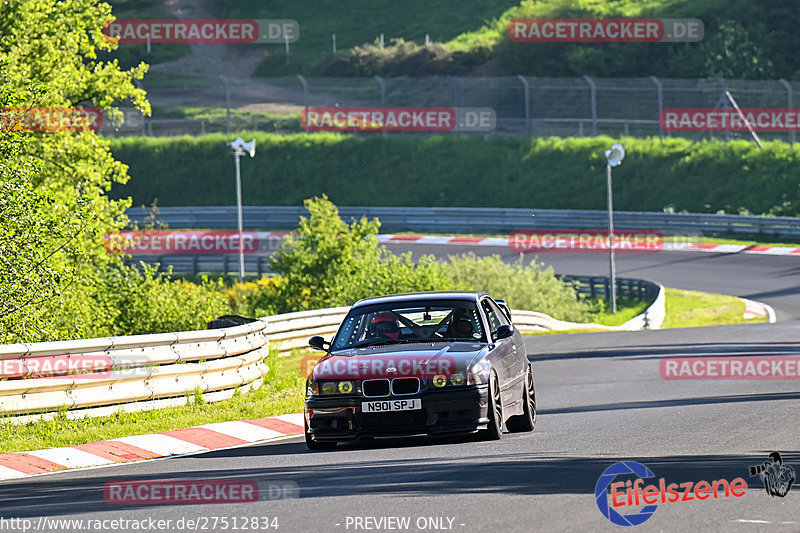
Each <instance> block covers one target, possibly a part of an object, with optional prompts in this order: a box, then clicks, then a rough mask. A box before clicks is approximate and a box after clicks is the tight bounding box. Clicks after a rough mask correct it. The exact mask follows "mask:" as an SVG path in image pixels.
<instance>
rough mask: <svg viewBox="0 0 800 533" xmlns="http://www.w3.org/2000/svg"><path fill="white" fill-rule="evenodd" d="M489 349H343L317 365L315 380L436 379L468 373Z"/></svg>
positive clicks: (455, 345)
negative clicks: (441, 376)
mask: <svg viewBox="0 0 800 533" xmlns="http://www.w3.org/2000/svg"><path fill="white" fill-rule="evenodd" d="M487 352H488V347H487V345H486V344H485V343H475V342H450V343H441V342H437V343H430V342H428V343H417V344H392V345H387V346H368V347H364V348H353V349H348V350H339V351H336V352H334V353H330V354H328V355H326V356H324V357H323V358H322V359H320V360H319V362H317V364H316V365H315V366H314V370H313V374H312V375H313V377H314V379H375V378H397V377H419V378H432V377H433V376H435V375H445V376H448V377H449V376H451V375H452V374H454V373H457V372H459V373H465V372H466V371H467V369H468V368H469V367H470V366H471V365H472V364H473V362H475V361H477V360H479V359H481V358H482V357H483V356H484V355H485V354H486V353H487Z"/></svg>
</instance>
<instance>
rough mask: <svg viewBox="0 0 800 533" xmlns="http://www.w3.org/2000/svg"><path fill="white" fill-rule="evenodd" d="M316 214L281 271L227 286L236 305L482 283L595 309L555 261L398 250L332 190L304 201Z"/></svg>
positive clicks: (578, 309) (348, 300)
mask: <svg viewBox="0 0 800 533" xmlns="http://www.w3.org/2000/svg"><path fill="white" fill-rule="evenodd" d="M306 207H307V208H308V210H309V212H310V213H311V216H310V217H309V218H304V219H302V220H301V222H300V227H299V229H298V231H297V233H296V234H295V236H294V238H292V239H290V240H288V241H286V242H285V243H284V245H283V246H282V247H281V249H280V250H279V251H278V252H277V253H276V255H275V257H274V258H272V267H273V269H274V270H275V271H276V272H278V273H279V275H278V276H277V277H271V278H268V277H264V278H261V279H260V280H259V281H257V282H249V283H238V284H236V285H234V286H233V288H231V289H230V290H229V291H228V296H229V298H230V301H231V307H232V308H233V309H234V311H235V312H238V313H241V314H249V315H251V316H252V315H256V316H261V315H262V314H268V313H270V312H274V313H282V312H288V311H300V310H304V309H316V308H321V307H334V306H339V305H351V304H353V303H354V302H355V301H357V300H359V299H361V298H365V297H368V296H377V295H382V294H393V293H402V292H416V291H430V290H452V289H465V290H483V291H486V292H488V293H489V294H491V295H493V296H496V297H498V298H504V299H506V300H507V301H508V302H509V304H510V305H511V306H513V307H517V308H520V309H531V310H536V311H541V312H544V313H548V314H551V315H553V316H556V317H557V318H561V319H565V320H583V319H586V318H587V317H588V316H589V314H590V313H592V312H594V311H595V310H598V309H599V307H598V305H597V304H595V303H590V302H588V301H585V300H583V299H581V298H579V297H578V295H577V293H576V291H575V289H574V287H573V286H572V285H570V284H566V283H563V282H561V281H559V280H558V279H557V278H556V277H555V275H554V273H553V269H552V268H547V269H543V268H542V267H541V266H540V265H538V264H536V263H531V264H529V265H525V264H524V263H523V262H522V260H521V259H520V261H519V262H517V263H514V264H510V265H508V264H505V263H504V262H503V260H502V259H501V258H500V257H499V256H492V257H484V258H478V257H476V256H475V255H474V254H467V255H464V256H461V257H451V258H450V260H449V261H448V262H446V263H438V262H436V261H435V258H433V257H432V256H423V257H421V258H420V259H419V262H418V263H417V264H414V262H413V261H412V260H411V255H410V254H403V255H395V254H393V253H391V252H389V251H388V250H386V249H385V247H383V246H380V245H379V244H378V242H377V239H376V238H375V234H376V233H377V231H378V228H379V227H380V223H379V222H378V221H377V220H371V221H370V220H367V219H365V218H364V219H361V220H359V221H354V222H352V223H351V224H349V225H348V224H347V223H345V222H344V221H342V219H341V218H340V217H339V214H338V209H337V208H336V206H335V205H333V203H331V201H330V200H328V198H327V197H325V196H323V197H322V198H314V199H311V200H307V201H306Z"/></svg>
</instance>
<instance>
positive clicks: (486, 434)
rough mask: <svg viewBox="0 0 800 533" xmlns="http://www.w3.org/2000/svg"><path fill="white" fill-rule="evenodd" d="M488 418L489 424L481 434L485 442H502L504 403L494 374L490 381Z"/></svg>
mask: <svg viewBox="0 0 800 533" xmlns="http://www.w3.org/2000/svg"><path fill="white" fill-rule="evenodd" d="M487 405H488V409H487V410H486V411H487V413H486V414H487V416H488V417H489V423H488V424H487V426H486V429H484V430H483V431H482V432H481V437H482V439H483V440H500V438H502V436H503V403H502V401H501V397H500V385H499V384H498V383H497V374H495V373H494V372H492V374H491V378H490V379H489V398H488V401H487Z"/></svg>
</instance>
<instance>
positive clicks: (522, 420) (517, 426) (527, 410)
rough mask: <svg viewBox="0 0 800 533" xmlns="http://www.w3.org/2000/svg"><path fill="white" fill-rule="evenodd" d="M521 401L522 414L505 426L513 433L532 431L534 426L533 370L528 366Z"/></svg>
mask: <svg viewBox="0 0 800 533" xmlns="http://www.w3.org/2000/svg"><path fill="white" fill-rule="evenodd" d="M522 386H523V392H522V400H523V402H524V406H523V408H522V414H521V415H517V416H512V417H511V418H509V419H508V422H507V424H506V426H507V427H508V430H509V431H511V432H514V433H522V432H526V431H533V428H534V427H535V426H536V390H535V389H534V386H533V370H532V369H531V365H530V364H529V365H528V373H527V376H526V378H525V382H524V383H523V385H522Z"/></svg>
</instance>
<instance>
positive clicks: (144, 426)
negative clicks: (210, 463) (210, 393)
mask: <svg viewBox="0 0 800 533" xmlns="http://www.w3.org/2000/svg"><path fill="white" fill-rule="evenodd" d="M309 353H310V352H308V351H305V350H304V351H295V352H293V353H292V355H289V356H287V357H278V356H277V352H273V353H271V354H270V356H269V360H268V364H269V372H268V373H267V375H266V376H265V377H264V381H263V385H262V386H261V388H259V389H257V390H255V391H248V392H241V393H237V394H236V395H234V397H233V398H231V399H229V400H225V401H222V402H217V403H210V404H207V403H202V402H199V401H197V400H196V399H195V397H192V396H191V395H187V404H186V405H183V406H180V407H170V408H167V409H158V410H154V411H143V412H139V413H117V414H115V415H113V416H108V417H98V418H81V419H77V420H69V419H67V418H66V416H65V412H60V413H59V415H58V416H57V417H56V418H55V419H54V420H38V421H35V422H29V423H26V424H15V423H13V422H11V421H9V420H8V419H0V450H2V452H3V453H7V452H18V451H27V450H39V449H44V448H53V447H59V446H75V445H77V444H84V443H87V442H96V441H100V440H106V439H114V438H118V437H124V436H130V435H142V434H147V433H160V432H163V431H171V430H175V429H183V428H187V427H191V426H197V425H200V424H209V423H212V422H225V421H229V420H246V419H251V418H263V417H267V416H274V415H281V414H286V413H297V412H300V411H302V410H303V394H304V387H305V377H304V376H303V374H302V372H301V364H302V358H303V357H305V356H308V355H309Z"/></svg>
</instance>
